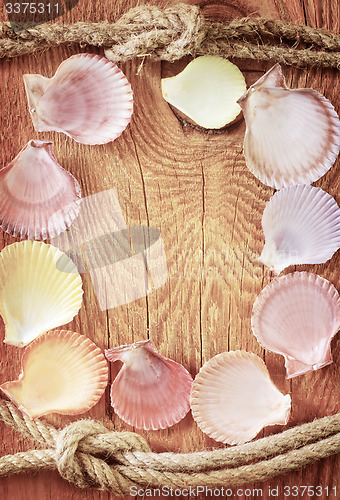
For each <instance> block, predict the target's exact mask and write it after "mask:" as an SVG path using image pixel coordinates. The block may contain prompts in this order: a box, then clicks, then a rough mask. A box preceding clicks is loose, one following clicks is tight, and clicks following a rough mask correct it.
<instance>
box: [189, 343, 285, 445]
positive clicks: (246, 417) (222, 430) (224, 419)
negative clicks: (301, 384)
mask: <svg viewBox="0 0 340 500" xmlns="http://www.w3.org/2000/svg"><path fill="white" fill-rule="evenodd" d="M290 405H291V400H290V396H289V394H286V395H283V394H282V393H281V392H280V391H279V390H278V389H277V388H276V387H275V385H274V384H273V382H272V381H271V379H270V376H269V373H268V370H267V367H266V365H265V364H264V362H263V361H262V359H260V358H259V357H258V356H256V354H253V353H250V352H246V351H230V352H223V353H221V354H218V355H217V356H214V357H213V358H212V359H210V360H209V361H207V362H206V363H205V364H204V365H203V367H202V368H201V369H200V371H199V373H198V374H197V376H196V378H195V380H194V383H193V385H192V391H191V411H192V416H193V418H194V420H195V421H196V423H197V425H198V426H199V427H200V429H201V430H202V431H203V432H204V433H206V434H208V436H210V437H211V438H213V439H215V440H216V441H221V442H222V443H228V444H242V443H245V442H247V441H250V440H251V439H253V438H254V437H255V436H256V435H257V434H258V433H259V432H260V430H261V429H263V427H266V426H267V425H275V424H286V423H287V421H288V418H289V415H290Z"/></svg>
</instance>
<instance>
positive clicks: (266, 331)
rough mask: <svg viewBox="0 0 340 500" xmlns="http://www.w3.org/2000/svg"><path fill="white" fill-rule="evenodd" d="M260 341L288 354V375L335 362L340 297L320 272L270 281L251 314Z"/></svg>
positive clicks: (268, 347) (281, 352)
mask: <svg viewBox="0 0 340 500" xmlns="http://www.w3.org/2000/svg"><path fill="white" fill-rule="evenodd" d="M251 324H252V330H253V333H254V335H255V337H256V338H257V340H258V342H259V343H260V344H261V345H262V346H263V347H264V348H265V349H268V350H269V351H272V352H276V353H278V354H281V355H282V356H284V358H285V365H286V371H287V378H288V379H289V378H292V377H296V376H297V375H301V374H303V373H307V372H309V371H313V370H317V369H319V368H322V367H323V366H326V365H328V364H330V363H331V362H332V356H331V351H330V343H331V340H332V338H333V337H334V335H335V334H336V332H337V331H338V330H339V328H340V297H339V294H338V292H337V290H336V289H335V287H334V286H333V285H332V284H331V283H330V282H329V281H327V280H326V279H324V278H321V277H320V276H317V275H316V274H312V273H306V272H301V273H300V272H295V273H292V274H287V275H286V276H283V277H282V278H276V279H275V280H274V281H272V282H271V283H269V285H267V286H266V287H265V288H264V289H263V290H262V292H261V293H260V295H259V296H258V297H257V299H256V301H255V303H254V306H253V312H252V318H251Z"/></svg>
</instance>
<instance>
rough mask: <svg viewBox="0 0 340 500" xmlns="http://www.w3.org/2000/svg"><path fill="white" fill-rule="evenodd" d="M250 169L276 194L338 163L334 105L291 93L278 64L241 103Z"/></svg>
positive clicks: (339, 137)
mask: <svg viewBox="0 0 340 500" xmlns="http://www.w3.org/2000/svg"><path fill="white" fill-rule="evenodd" d="M238 103H239V105H240V106H241V108H242V111H243V114H244V117H245V121H246V133H245V138H244V155H245V158H246V164H247V167H248V168H249V170H250V171H251V172H252V173H253V174H254V175H255V177H257V178H258V179H259V180H260V181H261V182H263V184H266V185H267V186H272V187H274V188H276V189H280V188H282V187H287V186H289V185H293V184H310V183H312V182H314V181H316V180H317V179H319V178H320V177H322V176H323V175H324V174H325V173H326V172H327V171H328V170H329V169H330V168H331V167H332V165H333V164H334V162H335V160H336V157H337V156H338V153H339V148H340V121H339V117H338V115H337V113H336V111H335V109H334V107H333V106H332V104H331V103H330V102H329V101H328V100H327V99H326V98H325V97H324V96H323V95H321V94H319V93H318V92H316V91H315V90H312V89H288V88H287V86H286V84H285V81H284V77H283V74H282V70H281V67H280V65H279V64H276V65H275V66H273V68H271V69H270V70H269V71H268V72H267V73H266V74H265V75H264V76H263V77H261V78H260V79H259V80H258V81H257V82H256V83H255V84H254V85H252V86H251V87H250V88H249V89H248V90H247V92H246V93H245V94H244V95H243V96H242V97H241V98H240V99H239V100H238Z"/></svg>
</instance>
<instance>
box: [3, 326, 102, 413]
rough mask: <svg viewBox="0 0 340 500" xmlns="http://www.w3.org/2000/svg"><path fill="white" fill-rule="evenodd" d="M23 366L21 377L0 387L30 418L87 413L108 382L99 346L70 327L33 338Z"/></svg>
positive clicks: (23, 359)
mask: <svg viewBox="0 0 340 500" xmlns="http://www.w3.org/2000/svg"><path fill="white" fill-rule="evenodd" d="M21 366H22V372H21V374H20V375H19V379H18V380H15V381H12V382H6V383H4V384H2V385H1V386H0V389H1V390H2V392H4V393H5V394H6V396H8V397H9V398H10V399H11V400H12V401H13V402H14V403H15V404H16V405H17V406H18V407H19V409H20V410H21V411H22V412H24V413H25V414H26V415H28V416H29V417H31V418H38V417H41V416H43V415H48V414H49V413H61V414H63V415H78V414H80V413H84V412H86V411H88V410H89V409H90V408H92V407H93V406H94V405H95V404H96V403H97V402H98V401H99V399H100V398H101V396H102V395H103V393H104V391H105V388H106V386H107V382H108V365H107V362H106V360H105V358H104V355H103V353H102V351H101V350H100V349H99V347H97V346H96V345H95V344H94V343H93V342H92V341H91V340H90V339H89V338H87V337H85V336H84V335H80V334H79V333H74V332H70V331H67V330H55V331H50V332H47V333H45V334H43V335H41V336H40V337H38V338H37V339H36V340H34V341H33V342H31V344H29V345H28V347H26V349H25V351H24V354H23V356H22V360H21Z"/></svg>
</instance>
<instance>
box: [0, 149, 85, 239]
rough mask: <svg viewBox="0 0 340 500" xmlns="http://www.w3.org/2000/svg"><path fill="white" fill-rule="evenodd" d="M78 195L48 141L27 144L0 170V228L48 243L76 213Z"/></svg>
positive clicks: (75, 184) (75, 187)
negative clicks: (46, 240) (47, 240)
mask: <svg viewBox="0 0 340 500" xmlns="http://www.w3.org/2000/svg"><path fill="white" fill-rule="evenodd" d="M80 198H81V192H80V187H79V184H78V182H77V181H76V179H75V178H74V177H73V175H71V174H70V173H69V172H67V171H66V170H64V169H63V168H62V167H61V166H60V165H59V163H58V162H57V159H56V158H55V156H54V154H53V152H52V143H51V142H48V141H30V142H29V143H28V144H26V146H25V147H24V148H23V149H22V150H21V151H20V153H19V154H18V155H17V156H16V158H14V160H13V161H12V162H11V163H10V164H9V165H7V167H5V168H3V169H2V170H0V226H1V227H2V228H3V229H4V230H5V231H6V232H7V233H9V234H12V235H13V236H16V237H19V238H28V239H42V240H45V239H48V238H54V237H55V236H58V234H60V233H61V232H62V231H64V230H65V229H67V228H68V227H69V226H70V225H71V224H72V222H73V220H74V219H75V218H76V217H77V215H78V213H79V204H80Z"/></svg>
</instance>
